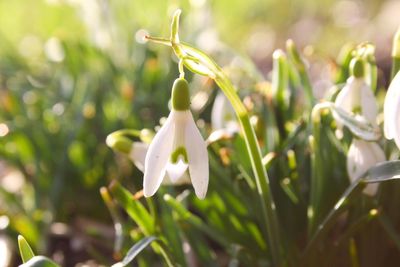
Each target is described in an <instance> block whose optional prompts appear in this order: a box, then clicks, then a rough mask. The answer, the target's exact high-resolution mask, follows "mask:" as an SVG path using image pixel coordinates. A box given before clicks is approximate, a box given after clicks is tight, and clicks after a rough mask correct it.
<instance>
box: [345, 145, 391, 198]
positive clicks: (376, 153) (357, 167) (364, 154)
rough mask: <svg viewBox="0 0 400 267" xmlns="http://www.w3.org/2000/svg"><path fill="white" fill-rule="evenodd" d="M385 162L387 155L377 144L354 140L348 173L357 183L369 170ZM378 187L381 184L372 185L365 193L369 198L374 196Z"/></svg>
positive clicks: (368, 186) (349, 153)
mask: <svg viewBox="0 0 400 267" xmlns="http://www.w3.org/2000/svg"><path fill="white" fill-rule="evenodd" d="M385 160H386V158H385V154H384V153H383V150H382V149H381V147H380V146H379V145H378V144H377V143H373V142H367V141H364V140H360V139H356V138H354V139H353V141H352V142H351V145H350V148H349V151H348V153H347V173H348V175H349V177H350V180H351V181H352V182H353V181H355V180H356V179H358V178H360V176H361V175H363V174H364V173H365V172H366V171H368V170H369V168H371V167H373V166H375V165H376V164H378V163H380V162H383V161H385ZM378 186H379V183H370V184H368V185H367V187H366V188H365V189H364V191H363V192H364V193H365V194H367V195H369V196H374V195H375V194H376V192H377V190H378Z"/></svg>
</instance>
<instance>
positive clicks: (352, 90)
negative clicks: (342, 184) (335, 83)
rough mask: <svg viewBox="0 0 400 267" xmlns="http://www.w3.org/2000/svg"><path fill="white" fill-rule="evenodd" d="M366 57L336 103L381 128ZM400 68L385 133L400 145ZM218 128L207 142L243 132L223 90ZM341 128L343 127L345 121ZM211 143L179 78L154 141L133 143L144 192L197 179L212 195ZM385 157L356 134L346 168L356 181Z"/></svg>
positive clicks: (215, 120) (217, 105)
mask: <svg viewBox="0 0 400 267" xmlns="http://www.w3.org/2000/svg"><path fill="white" fill-rule="evenodd" d="M363 64H364V63H363V61H362V60H361V59H357V58H356V59H353V61H352V64H351V69H352V75H351V76H350V78H349V79H348V80H347V82H346V85H345V86H344V87H343V89H342V90H341V91H340V92H339V94H338V95H337V97H336V100H335V106H337V107H339V108H341V109H342V110H344V111H346V112H348V113H350V114H353V116H354V117H355V118H356V119H357V120H360V121H363V122H365V121H367V122H369V123H370V124H371V125H374V126H377V123H376V118H377V116H378V106H377V103H376V99H375V97H374V93H373V92H372V90H371V88H370V86H369V85H368V84H367V83H366V82H365V79H364V71H363V69H364V68H363ZM399 114H400V72H399V73H398V74H397V75H396V76H395V78H394V79H393V81H392V82H391V84H390V86H389V89H388V92H387V95H386V98H385V103H384V134H385V137H386V138H387V139H394V141H395V143H396V145H397V146H398V147H399V149H400V116H398V115H399ZM211 117H212V118H211V119H212V126H213V129H214V130H215V131H214V132H213V133H212V134H211V135H210V137H209V139H208V140H207V142H208V143H211V142H212V140H214V139H219V137H220V136H232V134H234V133H235V132H237V131H239V125H238V123H237V121H236V120H235V115H234V111H233V110H232V107H231V106H230V104H229V102H228V101H227V99H226V98H225V96H223V95H222V94H218V95H217V97H216V99H215V102H214V107H213V110H212V116H211ZM334 117H335V119H337V124H338V128H341V127H342V125H341V123H340V119H338V117H337V115H335V113H334ZM207 142H205V141H204V139H203V137H202V136H201V134H200V132H199V130H198V128H197V126H196V123H195V121H194V119H193V116H192V114H191V111H190V94H189V87H188V84H187V82H186V80H184V79H181V78H179V79H177V80H176V81H175V83H174V85H173V88H172V110H171V112H170V114H169V116H168V118H167V120H166V121H165V123H164V124H163V125H162V127H161V128H160V130H159V131H158V132H157V134H156V135H155V137H154V138H153V140H152V142H151V144H150V145H149V144H147V143H143V142H132V145H131V148H130V152H129V153H128V154H129V158H130V159H131V161H132V162H133V163H134V164H135V165H136V166H137V168H138V169H139V170H141V171H142V172H144V180H143V192H144V196H146V197H149V196H152V195H154V193H155V192H156V191H157V189H158V188H159V187H160V185H161V184H167V185H170V184H174V185H177V184H185V183H190V182H191V183H192V184H193V187H194V189H195V193H196V195H197V197H199V198H200V199H203V198H204V197H205V195H206V193H207V188H208V178H209V168H208V153H207ZM385 160H386V157H385V154H384V152H383V150H382V148H381V147H380V146H379V144H378V143H376V142H371V141H366V140H362V139H360V138H357V137H354V138H353V140H352V142H351V145H350V147H349V150H348V154H347V172H348V175H349V177H350V179H351V181H354V180H356V179H358V178H359V177H360V176H362V175H363V174H364V173H365V172H366V171H368V169H369V168H371V167H373V166H374V165H376V164H378V163H380V162H383V161H385ZM377 189H378V184H377V183H376V184H369V185H368V186H367V187H366V188H365V190H364V193H366V194H368V195H371V196H373V195H375V194H376V192H377Z"/></svg>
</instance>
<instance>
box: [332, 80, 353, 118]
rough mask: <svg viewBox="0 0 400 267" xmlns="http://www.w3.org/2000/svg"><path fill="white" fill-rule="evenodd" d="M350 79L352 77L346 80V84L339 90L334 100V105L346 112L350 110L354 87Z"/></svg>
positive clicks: (351, 108)
mask: <svg viewBox="0 0 400 267" xmlns="http://www.w3.org/2000/svg"><path fill="white" fill-rule="evenodd" d="M352 81H354V78H350V79H349V80H347V83H346V85H345V86H344V87H343V88H342V90H340V92H339V93H338V95H337V97H336V100H335V105H336V106H338V107H340V108H342V109H344V110H345V111H347V112H352V110H353V105H354V104H353V103H354V99H353V98H354V92H353V91H354V90H353V89H354V88H353V82H352Z"/></svg>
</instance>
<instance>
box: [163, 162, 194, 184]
mask: <svg viewBox="0 0 400 267" xmlns="http://www.w3.org/2000/svg"><path fill="white" fill-rule="evenodd" d="M188 166H189V165H188V164H187V163H185V162H184V161H183V160H182V159H181V158H180V159H179V160H178V162H177V163H172V162H171V161H169V162H168V163H167V174H168V177H169V179H170V180H171V182H172V183H175V182H177V181H178V180H179V178H181V177H182V175H183V174H184V173H185V172H186V170H187V169H188Z"/></svg>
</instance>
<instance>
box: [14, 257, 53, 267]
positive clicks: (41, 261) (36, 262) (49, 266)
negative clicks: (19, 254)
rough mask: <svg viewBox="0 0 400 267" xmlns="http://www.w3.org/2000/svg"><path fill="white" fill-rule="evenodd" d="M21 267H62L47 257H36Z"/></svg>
mask: <svg viewBox="0 0 400 267" xmlns="http://www.w3.org/2000/svg"><path fill="white" fill-rule="evenodd" d="M19 267H60V266H59V265H58V264H57V263H55V262H54V261H52V260H50V259H49V258H47V257H45V256H35V257H33V258H31V259H30V260H29V261H28V262H26V263H24V264H21V265H20V266H19Z"/></svg>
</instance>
